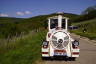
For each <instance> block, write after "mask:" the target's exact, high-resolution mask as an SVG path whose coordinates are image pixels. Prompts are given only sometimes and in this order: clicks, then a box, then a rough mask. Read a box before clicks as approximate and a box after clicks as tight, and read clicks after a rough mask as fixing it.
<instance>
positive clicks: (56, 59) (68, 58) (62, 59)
mask: <svg viewBox="0 0 96 64" xmlns="http://www.w3.org/2000/svg"><path fill="white" fill-rule="evenodd" d="M75 59H76V58H74V57H59V56H57V57H44V58H42V60H45V61H75Z"/></svg>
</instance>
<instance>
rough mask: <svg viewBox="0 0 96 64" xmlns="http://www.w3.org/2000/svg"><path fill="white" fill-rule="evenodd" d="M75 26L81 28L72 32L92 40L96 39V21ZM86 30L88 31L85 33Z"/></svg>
mask: <svg viewBox="0 0 96 64" xmlns="http://www.w3.org/2000/svg"><path fill="white" fill-rule="evenodd" d="M73 25H76V26H79V29H77V30H72V31H71V32H74V33H76V34H78V35H81V36H85V37H88V38H90V39H96V19H92V20H88V21H82V22H79V23H74V24H73ZM84 28H85V29H86V32H85V33H84V32H83V29H84Z"/></svg>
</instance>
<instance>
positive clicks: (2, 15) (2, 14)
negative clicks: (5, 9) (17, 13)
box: [0, 13, 9, 17]
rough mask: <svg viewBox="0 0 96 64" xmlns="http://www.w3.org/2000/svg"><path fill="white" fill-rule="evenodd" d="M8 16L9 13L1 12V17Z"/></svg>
mask: <svg viewBox="0 0 96 64" xmlns="http://www.w3.org/2000/svg"><path fill="white" fill-rule="evenodd" d="M8 16H9V15H8V14H4V13H1V14H0V17H8Z"/></svg>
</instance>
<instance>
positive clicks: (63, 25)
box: [62, 19, 65, 29]
mask: <svg viewBox="0 0 96 64" xmlns="http://www.w3.org/2000/svg"><path fill="white" fill-rule="evenodd" d="M62 28H64V29H65V19H62Z"/></svg>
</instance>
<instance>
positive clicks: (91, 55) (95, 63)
mask: <svg viewBox="0 0 96 64" xmlns="http://www.w3.org/2000/svg"><path fill="white" fill-rule="evenodd" d="M71 35H72V37H73V38H77V39H79V38H80V36H77V35H75V34H71ZM79 41H80V57H79V58H76V60H75V61H65V60H45V61H44V64H96V45H94V43H92V42H91V41H90V40H88V39H86V38H82V37H81V38H80V40H79Z"/></svg>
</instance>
